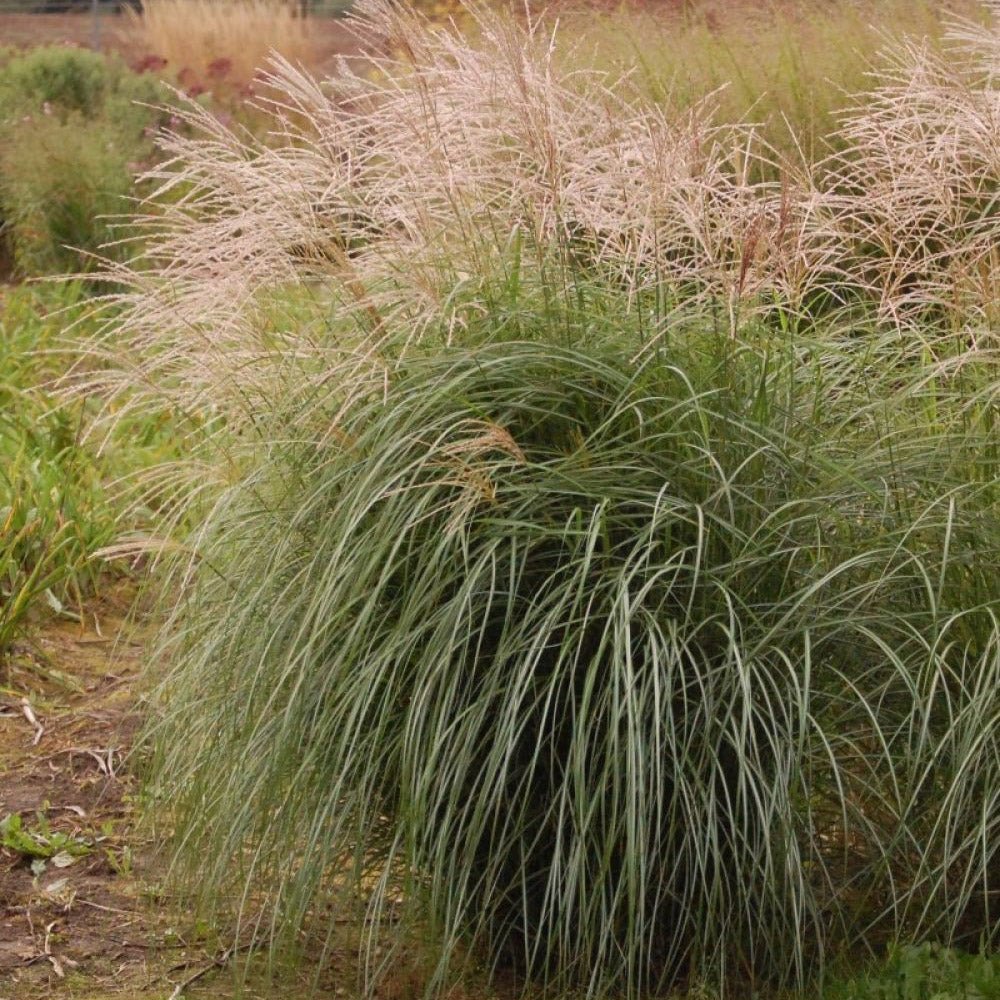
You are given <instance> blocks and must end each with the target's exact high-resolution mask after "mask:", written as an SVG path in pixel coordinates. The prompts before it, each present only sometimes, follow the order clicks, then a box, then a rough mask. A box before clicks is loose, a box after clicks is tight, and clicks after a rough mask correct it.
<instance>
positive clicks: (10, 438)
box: [0, 284, 176, 652]
mask: <svg viewBox="0 0 1000 1000" xmlns="http://www.w3.org/2000/svg"><path fill="white" fill-rule="evenodd" d="M88 309H89V307H88V306H87V304H86V301H85V300H84V298H83V296H82V293H81V291H80V289H79V288H78V287H77V286H74V285H71V284H70V285H62V286H47V287H45V288H28V287H24V288H11V289H7V290H5V291H4V292H3V293H2V294H0V652H2V651H3V650H4V649H6V648H7V647H8V646H9V645H10V643H11V642H12V641H13V639H14V638H15V637H16V636H18V635H19V634H21V632H22V631H23V629H24V627H25V625H26V623H27V621H28V620H29V618H30V616H31V614H32V613H33V612H35V611H37V610H39V609H46V610H48V611H56V612H58V613H60V614H69V615H79V614H80V613H81V610H82V603H83V601H84V600H85V599H86V598H88V597H89V596H91V595H93V594H94V593H95V592H96V591H97V590H98V589H99V586H100V582H101V580H102V579H105V578H106V574H107V573H108V572H119V571H116V570H109V567H108V566H107V565H104V564H101V563H100V562H98V561H96V560H94V559H93V556H94V553H96V552H97V551H98V550H99V549H101V548H102V547H104V546H107V545H109V544H111V543H112V542H113V541H114V540H115V538H116V537H117V535H118V534H119V532H121V531H123V530H127V529H128V528H129V527H130V526H132V525H135V524H136V523H138V522H140V521H141V520H142V518H143V514H142V513H141V511H137V510H133V511H131V512H130V514H129V516H128V517H126V518H122V517H121V511H120V509H119V503H120V501H119V499H118V498H117V496H116V491H115V490H114V489H113V488H112V484H113V483H114V482H115V481H117V480H120V479H121V478H122V476H124V475H125V474H126V472H129V471H135V470H136V469H139V468H142V467H144V466H147V465H149V464H152V463H154V462H156V461H157V460H158V459H159V458H160V457H163V456H166V455H173V454H175V453H176V445H175V443H174V442H172V440H171V428H170V426H169V422H167V421H164V420H163V419H159V418H155V419H143V420H140V421H135V422H130V423H128V424H127V425H125V426H123V427H122V430H121V433H120V434H117V435H115V436H114V437H113V438H112V439H111V440H110V441H108V442H107V443H106V447H105V448H104V449H103V450H99V448H98V444H97V442H89V441H84V440H83V438H82V428H83V425H84V423H85V420H86V418H85V413H86V404H85V403H82V402H69V401H65V400H61V399H59V398H58V397H57V396H56V395H55V394H54V392H53V388H52V385H51V383H52V381H53V380H54V379H56V378H57V377H58V376H59V375H60V374H61V373H62V372H63V371H64V370H65V368H66V367H67V365H68V364H69V363H70V362H71V361H72V356H70V355H67V354H66V353H64V352H61V351H60V347H61V340H62V337H63V335H64V330H65V327H66V326H67V325H69V324H70V323H73V322H75V323H77V324H79V323H81V322H85V321H86V319H85V317H86V314H87V312H88Z"/></svg>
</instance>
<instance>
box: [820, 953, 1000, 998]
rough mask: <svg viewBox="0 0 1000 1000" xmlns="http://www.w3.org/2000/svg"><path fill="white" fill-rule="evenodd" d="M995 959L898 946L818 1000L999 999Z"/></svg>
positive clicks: (999, 969) (999, 980) (998, 969)
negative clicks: (876, 965) (878, 964)
mask: <svg viewBox="0 0 1000 1000" xmlns="http://www.w3.org/2000/svg"><path fill="white" fill-rule="evenodd" d="M998 998H1000V957H997V956H989V955H968V954H963V953H962V952H959V951H955V950H953V949H950V948H942V947H940V946H939V945H933V944H924V945H918V946H909V947H905V948H898V949H895V950H894V951H893V953H892V954H891V955H890V956H889V959H888V960H887V961H886V962H885V964H884V966H882V967H880V968H878V969H877V970H874V971H872V972H869V973H868V974H866V975H861V976H857V977H851V978H848V979H844V980H841V981H840V982H836V983H832V984H831V985H830V986H829V987H828V988H827V989H825V990H823V992H822V1000H998Z"/></svg>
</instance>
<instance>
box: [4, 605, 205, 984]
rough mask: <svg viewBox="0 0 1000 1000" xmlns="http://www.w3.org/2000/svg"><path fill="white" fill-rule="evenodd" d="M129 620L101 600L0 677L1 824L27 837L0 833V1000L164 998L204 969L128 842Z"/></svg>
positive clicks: (135, 648)
mask: <svg viewBox="0 0 1000 1000" xmlns="http://www.w3.org/2000/svg"><path fill="white" fill-rule="evenodd" d="M124 610H125V603H124V599H119V600H117V601H116V600H106V601H105V602H104V603H103V604H102V606H101V607H100V609H98V610H97V611H96V613H95V612H91V613H90V615H89V616H88V619H87V621H86V622H85V624H82V625H81V624H78V623H73V622H65V623H57V624H53V625H48V626H47V627H46V628H45V629H44V630H43V631H42V632H41V633H39V634H38V635H36V636H35V637H34V638H33V639H32V641H31V642H30V644H25V645H23V646H20V647H17V648H16V649H15V650H14V652H13V655H12V656H11V657H10V658H9V659H7V660H6V661H5V662H4V663H3V665H2V666H0V823H2V822H3V820H4V819H9V818H10V817H17V818H18V819H19V822H20V829H21V831H22V832H23V834H24V837H23V838H22V839H23V841H24V843H22V844H18V843H16V841H17V839H18V838H17V837H15V836H14V835H13V834H11V832H10V827H9V825H8V833H7V835H6V836H4V835H3V833H2V832H0V845H3V846H0V998H3V1000H13V998H14V997H17V998H18V1000H34V998H36V997H38V998H41V997H48V996H92V995H100V996H105V995H108V996H111V995H115V996H118V995H123V994H135V995H146V991H147V989H148V988H150V987H156V992H155V993H149V994H148V995H150V996H153V995H162V996H169V994H170V992H171V990H172V985H171V983H172V982H173V980H178V981H182V979H181V977H182V975H183V972H184V969H185V968H187V967H188V966H189V965H190V963H193V962H195V961H200V960H203V959H205V958H206V953H205V949H204V948H201V947H198V946H197V945H194V946H193V945H192V944H191V943H190V942H188V941H186V940H182V939H181V937H179V936H177V935H176V932H174V931H172V930H171V928H170V926H169V921H168V920H167V918H166V913H165V911H163V910H162V908H160V907H158V906H157V898H156V894H157V889H156V886H155V883H153V882H150V881H149V879H148V875H149V873H148V872H147V871H146V870H145V868H144V865H145V861H144V858H143V854H144V852H143V850H142V846H141V845H139V844H137V843H136V842H135V840H134V835H133V830H132V823H131V802H130V795H131V792H132V779H131V778H130V777H129V774H128V771H127V769H126V768H125V766H124V760H125V757H126V754H127V753H128V750H129V747H130V744H131V740H132V736H133V733H134V730H135V705H134V693H133V684H134V681H135V677H136V675H137V672H138V669H139V667H140V661H141V654H142V644H141V637H138V636H135V635H130V633H129V630H124V631H122V630H121V626H122V622H123V615H124ZM63 845H66V847H64V846H63ZM25 847H27V848H28V849H27V850H26V849H25ZM32 848H37V854H35V853H34V851H33V850H32ZM55 848H60V850H56V851H55V854H56V856H55V857H49V858H45V857H42V856H41V855H43V854H45V853H46V852H47V851H52V850H54V849H55ZM66 848H68V849H66ZM77 852H79V853H80V854H81V856H79V857H75V858H74V856H73V855H74V854H75V853H77ZM84 852H85V853H84ZM168 931H170V933H167V932H168Z"/></svg>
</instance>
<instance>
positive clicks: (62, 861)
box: [0, 813, 93, 867]
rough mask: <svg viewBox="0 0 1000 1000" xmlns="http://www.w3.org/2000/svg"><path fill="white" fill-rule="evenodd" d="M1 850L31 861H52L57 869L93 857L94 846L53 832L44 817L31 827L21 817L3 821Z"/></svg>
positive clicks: (40, 817) (43, 815) (70, 836)
mask: <svg viewBox="0 0 1000 1000" xmlns="http://www.w3.org/2000/svg"><path fill="white" fill-rule="evenodd" d="M0 847H5V848H6V849H7V850H9V851H13V852H14V853H15V854H19V855H21V857H23V858H25V859H30V860H32V861H48V860H51V861H52V863H53V864H55V865H56V867H65V866H66V865H69V864H72V863H73V861H74V860H76V859H77V858H82V857H84V856H85V855H87V854H90V852H91V850H92V849H93V848H92V846H91V844H90V843H88V842H87V841H86V840H84V839H83V838H81V837H75V836H72V835H71V834H68V833H62V832H60V831H58V830H53V829H52V828H51V826H50V825H49V821H48V819H47V818H46V816H45V814H44V813H38V814H37V815H36V819H35V823H34V825H33V826H32V827H30V828H29V827H26V826H25V825H24V821H23V820H22V819H21V817H20V815H19V814H18V813H11V814H10V815H8V816H6V817H5V818H4V819H2V820H0Z"/></svg>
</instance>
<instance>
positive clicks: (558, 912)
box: [156, 336, 1000, 996]
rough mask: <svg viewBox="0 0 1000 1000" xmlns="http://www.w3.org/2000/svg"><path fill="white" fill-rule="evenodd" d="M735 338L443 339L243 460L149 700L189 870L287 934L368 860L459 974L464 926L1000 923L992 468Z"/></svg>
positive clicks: (374, 896)
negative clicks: (871, 431)
mask: <svg viewBox="0 0 1000 1000" xmlns="http://www.w3.org/2000/svg"><path fill="white" fill-rule="evenodd" d="M693 340H694V338H692V341H693ZM723 346H724V345H720V344H719V343H718V342H717V341H715V340H713V337H712V336H709V337H707V338H704V339H701V340H700V341H698V342H695V343H691V344H690V345H689V346H686V347H685V348H684V349H683V350H679V351H674V352H664V353H663V354H661V355H657V356H656V357H655V358H653V359H651V360H649V361H648V362H647V363H646V364H645V365H643V366H641V367H639V368H636V367H635V366H634V365H631V364H630V363H629V362H628V360H627V355H626V354H624V353H623V352H622V350H621V348H620V347H619V346H618V345H616V344H615V343H614V342H612V343H610V344H607V343H605V344H601V345H596V344H593V345H590V346H585V345H581V346H579V347H575V348H573V349H571V350H567V349H562V348H558V347H554V346H552V345H549V344H544V343H536V344H530V343H523V342H512V343H500V344H496V343H494V344H487V345H484V346H482V347H479V348H453V349H446V350H444V351H442V352H440V353H438V354H435V355H431V356H422V357H419V358H417V357H414V358H412V359H411V360H410V361H409V362H406V363H404V364H403V365H402V366H401V367H400V368H398V369H397V370H396V371H395V372H394V373H393V375H392V377H391V385H390V389H389V396H388V398H387V399H385V398H383V396H382V393H381V392H373V393H371V394H369V395H368V396H367V397H366V398H365V399H364V400H361V401H358V402H356V403H355V404H354V405H353V406H352V407H351V409H350V412H349V414H348V415H347V416H346V417H345V418H344V419H343V420H341V421H339V422H338V424H337V430H336V437H335V438H331V439H327V440H326V441H323V440H322V436H321V435H320V436H319V437H317V439H315V440H312V441H308V442H302V441H289V440H283V441H281V443H280V445H276V446H275V447H274V449H273V450H272V453H271V455H270V457H269V458H268V460H267V461H265V462H262V463H261V464H260V466H259V468H258V469H257V470H256V471H255V472H253V473H252V474H251V475H249V476H248V477H247V478H246V479H245V480H244V481H242V482H241V483H240V484H239V485H238V486H237V487H235V488H233V489H232V490H231V491H229V492H228V493H227V494H226V496H225V498H224V500H223V501H222V502H221V503H220V504H219V505H218V506H217V507H216V508H215V510H214V513H213V516H212V518H211V519H210V521H209V522H208V523H207V524H206V526H205V528H204V529H203V534H202V536H201V538H200V544H199V556H200V558H201V559H202V560H203V562H204V565H205V571H204V572H199V573H198V574H197V581H196V583H195V585H194V587H193V589H192V590H191V591H190V593H189V594H188V597H187V599H186V600H185V601H184V602H182V603H181V604H180V605H179V606H178V608H177V610H176V612H175V614H174V616H173V625H172V628H171V630H170V631H169V633H168V636H169V638H168V642H167V647H166V649H167V651H168V652H167V659H168V661H169V664H170V666H169V669H168V673H167V677H166V679H165V681H164V687H163V699H164V700H163V706H164V710H165V712H166V715H165V717H164V718H163V719H162V720H161V721H160V722H159V723H158V725H157V727H156V728H157V729H158V734H157V739H156V743H157V746H158V748H159V749H158V757H157V763H156V774H157V782H158V784H159V785H161V786H162V787H165V788H167V789H170V790H171V796H172V799H171V811H172V815H173V816H174V817H175V819H176V822H177V823H178V828H177V836H178V838H179V842H180V844H181V845H182V846H183V848H184V850H185V852H186V857H187V862H188V864H189V865H190V867H188V868H187V870H188V871H189V872H190V874H191V875H192V876H193V877H194V878H196V879H197V880H198V881H199V882H201V883H202V884H203V885H207V886H210V887H213V888H212V889H211V890H210V891H214V889H215V888H216V887H218V886H224V885H225V884H226V883H227V880H228V879H229V878H231V877H232V876H233V874H234V871H235V872H237V873H239V877H240V878H241V879H243V880H244V881H245V882H246V884H247V885H248V886H253V887H254V891H251V892H250V893H249V895H248V898H254V899H255V900H256V904H258V905H259V898H258V897H257V896H256V893H263V894H265V895H266V899H267V904H268V908H269V912H271V913H272V914H273V915H274V917H273V919H274V921H275V923H274V927H275V928H276V929H277V928H280V930H277V931H276V932H277V933H278V935H279V939H280V940H282V941H283V942H284V943H285V944H288V943H290V942H292V941H293V938H294V929H295V928H298V927H300V926H302V924H303V922H304V921H306V920H307V916H308V914H309V912H310V911H312V910H313V909H314V908H315V907H316V906H317V905H319V903H320V902H321V901H323V900H324V899H327V898H329V897H330V894H335V893H336V891H338V890H343V887H344V885H345V882H346V884H347V885H348V886H349V887H351V889H352V890H353V891H354V892H355V893H360V894H361V897H362V899H363V900H364V904H363V906H362V910H361V912H362V913H364V912H367V917H366V919H367V920H368V922H369V927H370V934H371V938H370V946H371V949H372V950H371V951H370V952H369V958H371V956H372V955H378V954H379V952H378V951H377V950H376V949H375V945H376V944H380V945H383V946H384V945H385V938H384V937H383V934H384V932H385V930H386V929H387V928H388V927H389V926H390V925H393V926H400V925H401V926H406V927H410V928H412V927H414V926H417V927H420V928H421V929H422V933H424V934H425V935H426V939H427V940H428V942H430V943H431V947H433V948H434V949H438V951H437V953H438V954H439V955H440V963H439V966H438V968H437V975H436V977H435V978H434V979H433V982H434V983H436V984H437V985H442V984H444V983H445V982H447V972H448V969H449V962H450V961H451V960H453V959H454V958H455V956H456V954H458V953H459V952H457V951H456V949H457V948H458V947H459V946H460V945H461V946H462V948H469V947H470V946H471V948H472V950H473V954H475V955H477V956H482V957H484V958H485V960H486V962H487V963H488V965H489V966H490V967H492V968H493V969H497V968H502V967H510V966H513V967H514V968H516V969H519V970H521V971H522V972H524V973H526V974H528V975H530V976H531V977H532V978H533V979H536V980H541V981H543V982H546V983H548V984H549V985H550V986H558V987H567V986H583V987H584V988H585V990H586V992H587V993H588V994H590V995H594V996H601V995H605V991H608V990H615V989H623V990H624V991H625V992H626V993H627V994H628V995H634V996H638V995H645V994H646V993H647V992H652V991H654V990H655V989H657V988H659V987H663V986H665V985H673V984H676V983H678V982H682V981H686V980H688V979H689V978H691V977H698V978H710V979H715V980H717V981H718V980H722V981H730V982H732V981H737V980H739V978H740V977H744V976H746V975H747V974H750V975H751V976H752V977H753V978H754V979H755V980H757V981H770V982H779V983H786V984H787V983H789V982H799V981H802V980H803V978H804V977H805V976H806V975H807V974H808V973H811V972H812V971H814V970H815V967H816V962H817V960H818V958H819V956H820V955H821V954H822V953H823V952H824V951H825V950H831V951H838V950H841V949H844V948H847V947H850V946H856V945H859V944H860V943H861V942H862V941H865V940H867V941H878V940H884V939H891V938H892V937H894V936H895V935H901V934H916V935H920V934H931V935H939V936H942V937H945V938H950V937H953V936H955V935H957V934H958V933H959V932H961V931H963V930H967V929H968V928H969V927H975V929H976V933H987V934H988V933H990V925H989V923H988V921H987V922H984V918H985V917H986V910H983V909H982V907H986V909H987V910H988V899H989V892H988V890H987V886H990V885H992V879H993V875H992V874H991V872H992V871H993V870H994V867H995V865H996V857H995V851H996V836H995V834H996V830H995V827H996V823H997V819H998V813H997V809H996V803H995V801H994V798H993V795H994V793H993V792H991V791H990V789H991V788H994V787H995V783H996V781H997V779H998V778H1000V774H998V773H997V771H998V767H1000V757H998V754H997V750H998V747H997V745H996V737H995V732H994V729H995V719H996V715H997V712H998V710H1000V696H998V694H997V691H998V690H1000V689H998V686H997V685H998V683H1000V656H998V654H1000V643H998V639H1000V635H998V632H997V622H996V619H995V617H994V611H995V608H996V597H997V594H996V585H995V580H994V579H993V578H992V574H991V572H990V569H989V567H990V565H991V563H992V561H993V560H994V559H995V558H996V554H997V547H998V543H1000V524H998V523H997V519H996V517H995V512H994V511H993V508H992V507H991V505H990V502H989V501H988V498H989V497H990V496H991V495H992V493H993V491H994V488H993V486H992V485H991V486H988V487H984V486H976V485H972V484H968V485H963V484H961V483H960V482H958V481H957V477H954V473H952V478H951V479H950V481H947V482H946V483H942V482H941V479H942V478H945V479H947V477H948V476H949V473H948V467H949V465H948V463H949V462H950V461H951V459H950V458H949V457H948V455H946V454H945V451H944V449H945V448H946V447H947V446H948V444H949V442H946V441H933V440H930V439H928V438H927V437H925V438H923V439H922V440H921V441H920V444H921V446H922V449H923V450H922V451H919V452H918V451H917V450H916V449H915V448H914V445H915V443H916V442H915V440H913V439H910V440H903V441H897V442H896V444H897V447H898V448H899V449H900V458H899V459H898V460H897V461H893V460H892V458H891V455H890V454H889V450H890V449H887V450H886V451H884V452H880V453H874V454H873V452H872V449H871V447H869V448H868V449H867V450H865V451H863V450H862V449H860V448H859V449H858V452H859V456H860V457H855V458H854V459H851V458H850V457H849V451H850V450H851V448H852V446H856V445H857V444H858V443H860V442H850V443H849V442H846V441H842V442H841V443H840V444H827V443H825V442H824V441H823V440H822V437H821V434H820V433H818V432H817V431H816V430H814V429H813V428H812V427H810V426H801V423H800V422H801V421H802V420H803V417H804V414H805V413H807V412H809V411H810V410H811V409H812V407H814V406H815V407H820V406H822V405H823V399H824V398H825V397H826V394H827V392H828V391H829V389H830V387H829V386H826V385H816V386H813V387H809V388H803V389H801V390H799V391H794V390H793V392H794V395H793V397H792V399H791V400H789V397H788V392H789V388H790V387H789V385H788V383H787V379H788V378H789V377H790V376H791V374H792V373H791V371H790V370H789V369H788V368H787V367H785V366H783V365H781V364H773V363H771V362H769V361H767V360H765V359H764V358H763V357H762V356H760V355H752V354H746V355H743V356H736V357H725V356H719V355H716V358H715V360H705V359H704V356H702V358H699V351H700V350H701V351H705V352H707V354H708V355H709V357H711V355H712V354H713V353H715V352H717V351H718V350H720V349H722V348H723ZM817 375H818V373H817ZM790 403H791V406H790ZM858 415H859V416H868V417H871V418H873V419H875V418H876V416H877V413H876V412H872V413H868V414H858ZM317 430H319V429H318V428H317ZM263 434H264V437H265V438H266V439H271V438H272V435H273V436H274V440H276V441H278V440H280V434H279V432H278V429H277V428H275V429H274V430H273V431H270V430H264V431H263ZM887 477H892V478H891V479H889V478H887ZM359 919H360V917H359ZM970 921H971V923H969V922H970ZM397 922H401V924H400V923H397ZM391 954H392V953H391V951H390V952H389V955H390V957H389V958H384V959H373V960H372V963H371V964H370V965H369V967H368V968H367V969H366V971H367V972H368V973H369V974H370V975H371V976H372V977H373V980H374V981H376V982H377V978H378V973H379V971H380V968H384V965H382V963H383V961H384V962H390V961H392V959H391ZM383 955H384V953H383Z"/></svg>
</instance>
